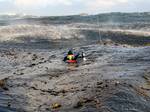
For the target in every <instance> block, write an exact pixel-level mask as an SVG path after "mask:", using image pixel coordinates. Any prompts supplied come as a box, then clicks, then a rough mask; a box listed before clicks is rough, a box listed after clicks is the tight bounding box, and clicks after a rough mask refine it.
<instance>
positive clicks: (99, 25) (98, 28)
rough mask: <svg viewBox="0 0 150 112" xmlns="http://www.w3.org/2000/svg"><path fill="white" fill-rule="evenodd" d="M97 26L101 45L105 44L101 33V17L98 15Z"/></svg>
mask: <svg viewBox="0 0 150 112" xmlns="http://www.w3.org/2000/svg"><path fill="white" fill-rule="evenodd" d="M97 24H98V34H99V41H100V44H103V42H102V37H101V32H100V22H99V15H97Z"/></svg>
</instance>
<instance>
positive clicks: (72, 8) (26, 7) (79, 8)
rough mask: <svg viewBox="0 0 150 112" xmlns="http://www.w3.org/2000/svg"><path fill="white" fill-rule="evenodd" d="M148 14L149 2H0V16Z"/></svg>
mask: <svg viewBox="0 0 150 112" xmlns="http://www.w3.org/2000/svg"><path fill="white" fill-rule="evenodd" d="M105 12H150V0H0V14H6V13H9V14H11V13H20V14H28V15H48V16H51V15H72V14H80V13H88V14H97V13H105Z"/></svg>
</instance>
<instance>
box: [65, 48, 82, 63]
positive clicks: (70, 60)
mask: <svg viewBox="0 0 150 112" xmlns="http://www.w3.org/2000/svg"><path fill="white" fill-rule="evenodd" d="M79 55H80V54H79V53H77V55H75V54H74V53H73V51H72V49H70V50H69V51H68V53H67V56H65V57H64V59H63V61H65V62H68V63H77V58H78V57H79Z"/></svg>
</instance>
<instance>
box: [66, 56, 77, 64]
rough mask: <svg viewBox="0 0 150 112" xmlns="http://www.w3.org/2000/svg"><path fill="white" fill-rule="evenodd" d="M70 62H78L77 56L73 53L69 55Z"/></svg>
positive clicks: (68, 60)
mask: <svg viewBox="0 0 150 112" xmlns="http://www.w3.org/2000/svg"><path fill="white" fill-rule="evenodd" d="M67 62H68V63H76V62H77V61H76V60H75V56H74V55H73V54H71V55H68V56H67Z"/></svg>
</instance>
